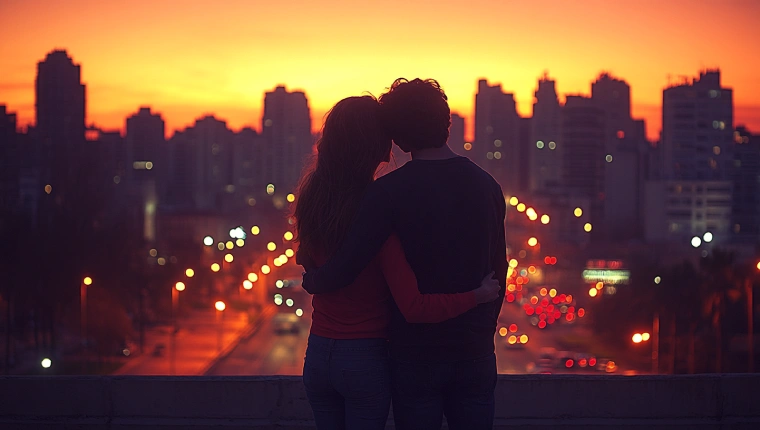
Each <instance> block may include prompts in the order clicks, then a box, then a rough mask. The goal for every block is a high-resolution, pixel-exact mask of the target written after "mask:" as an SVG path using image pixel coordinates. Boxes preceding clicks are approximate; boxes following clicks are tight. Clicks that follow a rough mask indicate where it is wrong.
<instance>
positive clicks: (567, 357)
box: [554, 351, 576, 369]
mask: <svg viewBox="0 0 760 430" xmlns="http://www.w3.org/2000/svg"><path fill="white" fill-rule="evenodd" d="M575 356H576V354H575V353H574V352H570V351H560V352H558V353H557V355H556V357H557V361H556V362H555V363H554V365H555V366H556V367H557V368H560V369H572V368H574V367H576V363H575Z"/></svg>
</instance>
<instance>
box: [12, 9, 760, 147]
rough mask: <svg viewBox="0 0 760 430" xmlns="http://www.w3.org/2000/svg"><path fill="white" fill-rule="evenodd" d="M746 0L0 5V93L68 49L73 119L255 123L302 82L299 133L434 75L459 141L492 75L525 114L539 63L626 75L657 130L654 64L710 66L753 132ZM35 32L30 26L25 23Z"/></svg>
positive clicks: (657, 70)
mask: <svg viewBox="0 0 760 430" xmlns="http://www.w3.org/2000/svg"><path fill="white" fill-rule="evenodd" d="M756 16H760V3H758V2H751V1H743V0H730V1H723V2H689V3H688V4H687V5H684V4H683V3H681V2H661V1H653V0H642V1H628V2H616V3H613V4H610V3H608V2H602V1H596V0H584V1H578V2H572V3H570V2H564V1H562V0H547V1H545V2H542V3H541V5H539V6H536V5H527V6H526V5H522V4H519V2H503V4H492V2H490V1H488V0H472V1H470V2H459V1H456V2H455V1H439V2H436V3H435V7H430V6H429V5H428V3H426V2H408V1H406V2H402V1H400V0H392V1H384V2H382V3H381V2H377V3H374V4H373V2H365V3H362V4H357V3H356V2H352V1H350V0H326V1H324V2H319V4H316V2H307V1H305V0H286V1H283V2H280V3H277V4H275V3H272V4H254V3H252V2H248V1H244V0H234V1H233V0H229V1H226V2H224V3H223V4H222V5H221V6H219V5H214V4H213V3H211V2H207V1H200V0H195V1H185V2H182V3H178V2H156V3H155V4H154V3H152V2H150V1H147V0H135V1H131V2H97V1H91V0H71V1H67V2H63V1H50V2H42V1H39V0H38V1H35V0H31V1H22V0H6V1H4V2H2V3H0V26H1V27H2V28H3V29H5V32H4V43H3V44H1V45H0V58H2V63H1V67H2V69H0V70H2V71H3V74H2V76H0V104H6V105H7V107H8V110H9V111H10V112H16V113H17V114H18V119H19V121H18V122H19V125H20V126H25V125H29V124H32V123H33V122H34V78H35V73H36V66H37V63H38V62H39V61H41V60H43V59H44V58H45V56H46V55H47V53H48V52H50V51H52V50H54V49H66V50H67V52H68V53H69V55H70V56H71V57H72V58H73V60H74V62H75V63H77V64H80V65H81V66H82V81H83V82H84V83H85V84H86V85H87V123H88V124H95V125H97V126H99V127H102V128H105V129H120V130H123V128H124V123H125V120H126V118H127V117H128V116H130V115H132V114H133V113H135V112H137V110H138V108H139V107H140V106H150V107H151V108H152V110H153V111H154V112H158V113H160V114H161V115H162V117H163V118H164V120H165V121H166V129H167V135H171V134H173V131H174V130H177V129H183V128H185V127H187V126H190V125H192V124H193V122H194V121H195V119H197V118H200V117H201V116H203V115H205V114H209V113H213V114H214V115H215V116H216V117H217V118H219V119H222V120H225V121H227V124H228V126H229V127H230V128H232V129H233V130H239V129H241V128H242V127H244V126H251V127H253V128H254V129H256V130H259V129H260V122H261V112H262V104H263V99H264V93H265V92H267V91H271V90H273V89H274V88H275V87H276V86H277V85H285V86H286V87H287V88H288V90H291V91H292V90H303V91H304V92H305V93H306V96H307V98H308V99H309V105H310V108H311V113H312V129H313V130H314V131H316V130H319V128H320V127H321V122H322V117H323V115H324V113H325V112H326V111H327V110H328V109H329V108H330V107H331V106H332V105H333V104H334V103H335V102H337V101H338V100H340V99H342V98H344V97H347V96H350V95H356V94H361V93H365V92H370V93H372V94H374V95H379V94H380V93H382V92H383V91H384V89H385V88H386V87H387V86H389V85H390V83H391V82H393V80H394V79H396V78H398V77H401V76H403V77H407V78H414V77H422V78H428V77H431V78H435V79H437V80H439V82H440V83H441V85H442V86H443V88H444V90H445V91H446V92H447V94H448V96H449V101H450V105H451V108H452V111H454V112H458V113H460V114H461V115H462V116H464V117H465V118H466V121H467V130H468V133H467V136H468V137H471V130H472V126H473V124H472V117H473V113H474V98H475V92H476V90H477V81H478V79H480V78H485V79H488V80H489V82H490V83H499V82H500V83H502V88H503V90H504V91H505V92H511V93H514V94H515V99H516V100H517V106H518V112H519V113H520V115H521V116H530V115H531V112H532V102H533V92H534V91H535V89H536V87H537V81H538V79H539V78H540V77H541V76H542V75H543V73H544V71H548V72H549V76H550V77H551V78H552V79H554V80H555V81H556V82H557V91H558V94H559V96H560V101H564V98H565V95H567V94H585V95H588V94H590V87H591V82H593V81H594V80H595V79H596V78H597V77H598V76H599V74H600V73H601V72H602V71H607V72H610V73H611V74H612V75H613V76H615V77H617V78H620V79H623V80H625V81H626V82H627V83H628V84H629V85H630V86H631V98H632V112H633V116H634V117H635V118H643V119H645V120H646V121H647V134H648V136H649V138H650V139H653V140H655V139H656V138H657V136H658V134H659V129H660V122H661V110H660V109H661V103H662V90H663V89H664V88H665V87H667V86H668V76H671V80H672V81H673V82H674V81H676V80H678V79H679V76H688V77H689V79H691V78H693V77H696V76H698V74H699V71H700V70H703V69H706V68H720V69H721V76H722V85H723V86H724V87H731V88H733V89H734V106H735V114H734V123H735V124H745V125H747V126H748V127H749V128H750V130H752V131H755V132H758V131H760V80H758V79H757V78H756V76H755V73H756V70H757V69H758V66H760V58H757V57H756V56H754V57H753V56H752V54H751V52H754V50H755V49H756V47H757V46H759V45H760V27H757V26H756V25H755V23H754V20H753V17H756ZM34 28H41V29H44V31H39V32H34V31H29V29H34Z"/></svg>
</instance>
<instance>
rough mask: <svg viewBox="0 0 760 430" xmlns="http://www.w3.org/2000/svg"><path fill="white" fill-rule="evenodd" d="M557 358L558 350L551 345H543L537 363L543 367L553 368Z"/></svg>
mask: <svg viewBox="0 0 760 430" xmlns="http://www.w3.org/2000/svg"><path fill="white" fill-rule="evenodd" d="M556 359H557V350H556V349H554V348H551V347H543V348H541V350H540V351H539V352H538V361H537V363H536V364H537V365H538V367H539V368H541V369H551V368H552V367H554V365H555V361H556Z"/></svg>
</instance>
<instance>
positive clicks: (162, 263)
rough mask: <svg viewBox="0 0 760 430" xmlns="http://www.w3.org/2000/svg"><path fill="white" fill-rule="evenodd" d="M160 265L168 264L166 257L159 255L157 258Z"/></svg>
mask: <svg viewBox="0 0 760 430" xmlns="http://www.w3.org/2000/svg"><path fill="white" fill-rule="evenodd" d="M156 262H157V263H158V265H159V266H163V265H164V264H166V259H165V258H164V257H158V260H156Z"/></svg>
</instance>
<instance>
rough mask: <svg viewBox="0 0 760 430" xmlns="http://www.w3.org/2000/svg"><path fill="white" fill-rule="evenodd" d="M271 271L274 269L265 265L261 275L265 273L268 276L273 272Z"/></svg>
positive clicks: (262, 267)
mask: <svg viewBox="0 0 760 430" xmlns="http://www.w3.org/2000/svg"><path fill="white" fill-rule="evenodd" d="M271 271H272V268H271V267H269V266H268V265H266V264H265V265H263V266H261V273H263V274H265V275H268V274H269V272H271Z"/></svg>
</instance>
